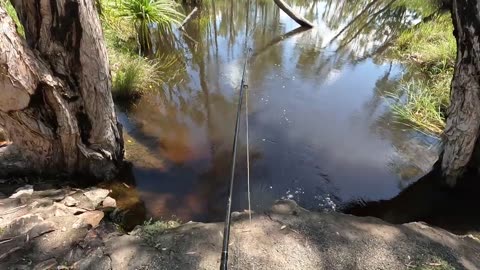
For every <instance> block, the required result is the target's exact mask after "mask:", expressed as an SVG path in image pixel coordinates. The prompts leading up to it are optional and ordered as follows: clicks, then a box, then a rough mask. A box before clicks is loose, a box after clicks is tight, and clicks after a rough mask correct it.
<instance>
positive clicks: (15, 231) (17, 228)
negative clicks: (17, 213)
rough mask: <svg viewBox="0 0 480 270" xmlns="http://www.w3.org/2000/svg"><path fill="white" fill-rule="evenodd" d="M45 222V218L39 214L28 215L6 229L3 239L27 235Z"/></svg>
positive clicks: (14, 221) (13, 222)
mask: <svg viewBox="0 0 480 270" xmlns="http://www.w3.org/2000/svg"><path fill="white" fill-rule="evenodd" d="M41 222H43V218H42V217H41V216H40V215H37V214H35V215H34V214H28V215H25V216H23V217H21V218H18V219H16V220H13V221H12V222H11V223H10V224H9V225H8V226H7V227H6V228H5V229H4V232H3V234H2V238H10V237H15V236H19V235H22V234H25V233H27V232H28V231H29V230H31V229H32V228H33V227H35V226H36V225H38V224H39V223H41Z"/></svg>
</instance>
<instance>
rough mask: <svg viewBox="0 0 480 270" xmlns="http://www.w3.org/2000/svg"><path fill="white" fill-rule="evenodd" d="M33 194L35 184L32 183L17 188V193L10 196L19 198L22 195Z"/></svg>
mask: <svg viewBox="0 0 480 270" xmlns="http://www.w3.org/2000/svg"><path fill="white" fill-rule="evenodd" d="M32 194H33V186H32V185H25V186H23V187H21V188H18V189H17V190H15V193H13V194H12V195H11V196H10V198H12V199H15V198H19V197H21V196H30V195H32Z"/></svg>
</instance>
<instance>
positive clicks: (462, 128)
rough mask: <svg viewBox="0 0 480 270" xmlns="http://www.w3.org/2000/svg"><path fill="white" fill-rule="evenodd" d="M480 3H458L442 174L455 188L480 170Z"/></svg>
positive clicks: (478, 0) (456, 0)
mask: <svg viewBox="0 0 480 270" xmlns="http://www.w3.org/2000/svg"><path fill="white" fill-rule="evenodd" d="M479 7H480V0H454V1H453V6H452V19H453V24H454V27H455V31H454V34H455V37H456V39H457V60H456V64H455V73H454V77H453V81H452V93H451V105H450V108H449V111H448V117H447V123H446V129H445V148H444V152H443V156H442V158H441V160H442V171H443V174H444V176H445V177H446V180H447V183H449V184H450V185H452V186H453V185H455V183H456V181H457V179H458V178H459V177H461V176H462V174H463V173H464V172H465V170H466V169H468V168H473V169H476V170H478V169H479V168H480V166H479V165H480V163H479V162H480V159H478V156H479V155H480V151H479V150H480V145H479V143H480V142H479V140H478V137H479V136H478V135H479V128H480V40H479V39H480V10H479Z"/></svg>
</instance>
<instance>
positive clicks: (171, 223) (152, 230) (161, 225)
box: [140, 219, 181, 245]
mask: <svg viewBox="0 0 480 270" xmlns="http://www.w3.org/2000/svg"><path fill="white" fill-rule="evenodd" d="M180 225H181V223H180V221H178V220H168V221H164V220H158V221H155V222H153V221H152V220H151V219H150V220H148V221H145V223H144V224H143V226H142V227H141V230H140V235H141V236H142V237H143V238H144V239H145V241H147V243H149V244H152V245H155V244H156V243H155V241H154V239H155V237H156V236H158V235H159V234H162V233H164V232H165V231H166V230H169V229H174V228H177V227H178V226H180Z"/></svg>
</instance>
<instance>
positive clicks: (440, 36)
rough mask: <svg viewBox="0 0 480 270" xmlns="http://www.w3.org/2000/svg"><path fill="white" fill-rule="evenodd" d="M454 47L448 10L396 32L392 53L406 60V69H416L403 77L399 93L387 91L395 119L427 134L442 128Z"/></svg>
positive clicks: (453, 58) (447, 99) (440, 130)
mask: <svg viewBox="0 0 480 270" xmlns="http://www.w3.org/2000/svg"><path fill="white" fill-rule="evenodd" d="M456 50H457V46H456V40H455V37H454V36H453V25H452V21H451V18H450V15H449V14H442V15H438V16H436V17H434V18H433V19H432V20H431V21H429V22H426V23H421V24H419V25H417V26H415V27H413V28H412V29H410V30H407V31H405V32H403V33H402V34H401V35H400V36H399V38H398V39H397V41H396V43H395V45H394V46H393V52H394V55H395V57H396V58H399V59H401V60H403V61H404V62H406V63H409V65H407V70H409V73H416V75H414V76H410V78H407V77H405V79H404V81H403V82H402V83H401V84H400V87H401V89H400V91H397V93H399V94H395V95H393V94H392V95H390V98H391V100H394V103H393V105H392V109H393V112H394V114H395V116H396V117H397V119H398V120H399V121H402V122H404V123H407V124H408V125H410V126H412V127H413V128H416V129H418V130H419V131H421V132H424V133H427V134H430V135H440V134H441V133H442V132H443V129H444V127H445V118H446V111H447V108H448V106H449V102H450V84H451V80H452V77H453V70H454V63H455V58H456ZM418 74H421V75H422V76H421V78H420V76H418Z"/></svg>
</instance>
